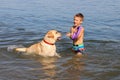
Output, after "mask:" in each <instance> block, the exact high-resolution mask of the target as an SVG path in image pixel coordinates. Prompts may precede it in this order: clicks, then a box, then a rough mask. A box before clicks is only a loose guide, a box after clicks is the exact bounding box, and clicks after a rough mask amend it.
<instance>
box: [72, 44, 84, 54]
mask: <svg viewBox="0 0 120 80" xmlns="http://www.w3.org/2000/svg"><path fill="white" fill-rule="evenodd" d="M72 50H74V51H75V52H80V53H82V54H83V51H84V50H85V49H84V44H79V45H73V47H72Z"/></svg>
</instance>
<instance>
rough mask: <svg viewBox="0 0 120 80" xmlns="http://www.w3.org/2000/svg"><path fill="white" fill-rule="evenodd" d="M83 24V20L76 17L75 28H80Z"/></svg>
mask: <svg viewBox="0 0 120 80" xmlns="http://www.w3.org/2000/svg"><path fill="white" fill-rule="evenodd" d="M82 22H83V19H82V18H80V17H74V26H80V25H81V24H82Z"/></svg>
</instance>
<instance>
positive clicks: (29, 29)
mask: <svg viewBox="0 0 120 80" xmlns="http://www.w3.org/2000/svg"><path fill="white" fill-rule="evenodd" d="M119 4H120V1H119V0H114V1H110V0H102V1H101V0H97V1H96V0H92V1H91V0H90V1H88V0H84V1H79V0H72V1H65V0H57V1H56V2H55V1H54V0H44V1H43V0H30V1H28V0H0V80H119V79H120V57H119V55H120V37H119V36H120V29H119V26H120V23H119V22H120V11H119V10H120V6H119ZM78 12H82V13H83V14H84V16H85V20H84V23H83V26H84V28H85V39H84V44H85V47H86V51H85V53H86V54H85V55H84V56H83V57H81V58H78V57H75V56H74V54H73V53H72V51H71V47H72V41H71V40H70V39H69V38H67V37H66V36H65V34H66V32H68V31H69V29H70V26H72V25H73V23H72V21H73V16H74V14H76V13H78ZM50 29H56V30H58V31H60V32H61V33H62V35H63V36H62V39H61V41H59V42H57V43H56V46H57V52H58V53H60V55H61V56H62V57H61V58H60V59H57V58H42V57H40V56H34V55H22V54H20V53H16V52H12V51H10V50H8V48H9V49H11V48H13V47H15V46H29V45H31V44H34V43H36V42H38V41H40V40H42V38H43V36H44V35H45V33H46V32H47V31H48V30H50Z"/></svg>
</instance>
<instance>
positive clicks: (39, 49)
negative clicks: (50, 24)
mask: <svg viewBox="0 0 120 80" xmlns="http://www.w3.org/2000/svg"><path fill="white" fill-rule="evenodd" d="M60 37H61V33H60V32H58V31H56V30H50V31H48V32H47V33H46V35H45V37H44V38H43V40H42V41H41V42H39V43H36V44H33V45H31V46H30V47H28V48H15V51H18V52H25V53H33V54H38V55H41V56H44V57H47V56H51V57H52V56H57V57H60V56H59V55H58V54H57V52H56V45H55V42H56V41H57V40H58V39H59V38H60Z"/></svg>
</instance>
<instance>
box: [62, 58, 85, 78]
mask: <svg viewBox="0 0 120 80" xmlns="http://www.w3.org/2000/svg"><path fill="white" fill-rule="evenodd" d="M62 66H63V67H64V68H66V69H65V73H64V76H65V75H67V76H68V75H69V76H71V77H70V78H69V79H70V80H79V79H80V76H81V74H82V71H83V69H84V62H83V61H82V57H76V56H74V57H72V59H69V60H68V61H67V62H66V63H64V64H63V65H62ZM67 78H68V77H67Z"/></svg>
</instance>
